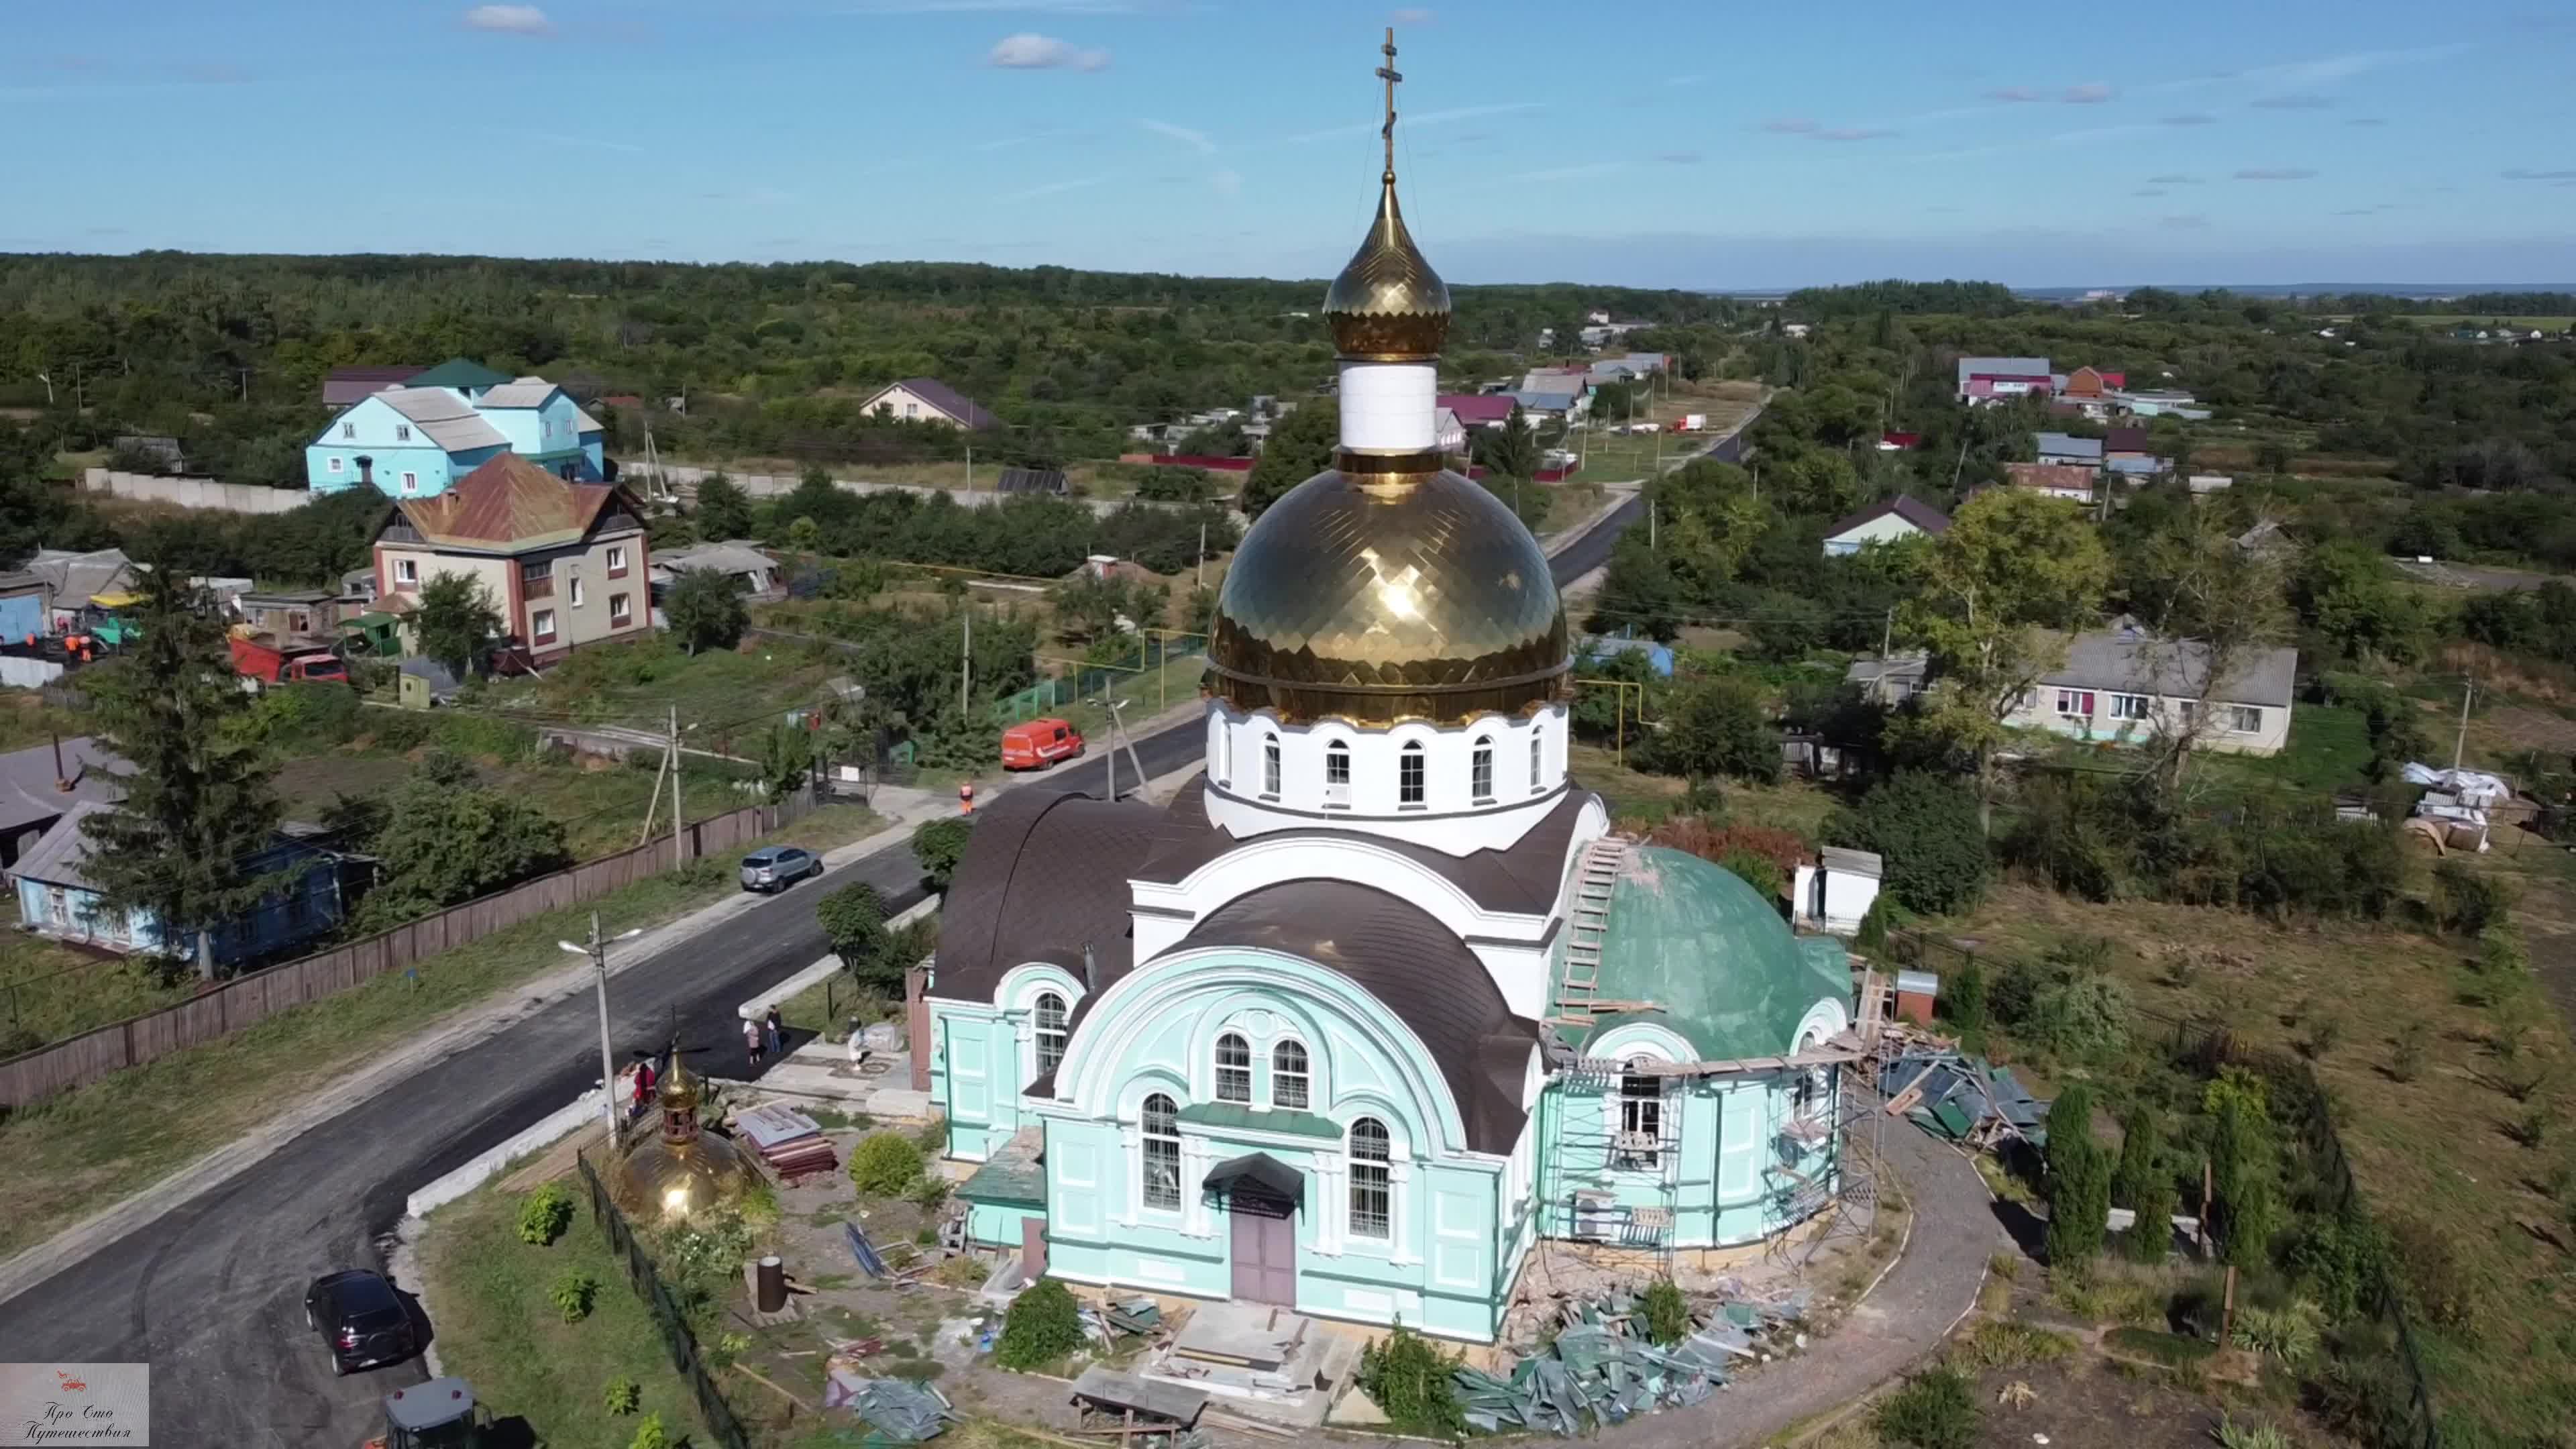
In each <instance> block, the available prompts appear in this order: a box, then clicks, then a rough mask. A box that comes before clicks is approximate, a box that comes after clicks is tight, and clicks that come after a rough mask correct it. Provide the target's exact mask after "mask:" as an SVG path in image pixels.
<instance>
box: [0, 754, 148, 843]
mask: <svg viewBox="0 0 2576 1449" xmlns="http://www.w3.org/2000/svg"><path fill="white" fill-rule="evenodd" d="M60 768H61V774H57V773H56V766H55V755H54V746H53V745H51V744H42V745H36V746H33V747H31V748H28V749H23V750H11V751H9V752H8V753H7V754H0V865H6V864H8V863H10V862H12V861H14V860H16V859H17V857H18V855H19V853H20V852H21V851H22V850H24V849H25V848H26V847H28V846H29V845H31V844H33V843H34V838H35V837H36V836H37V835H41V834H43V833H44V832H45V831H46V830H48V829H51V828H52V826H53V823H54V822H55V821H57V820H60V819H62V818H63V816H64V815H65V814H67V813H68V812H69V811H70V810H71V809H72V807H74V806H76V805H78V804H80V803H82V802H83V801H97V802H107V801H113V800H115V799H116V798H117V797H118V796H120V795H122V794H123V793H124V791H123V790H122V789H121V788H119V786H118V784H117V776H118V775H120V774H122V773H124V772H125V770H127V769H128V768H130V767H129V766H128V765H126V763H125V762H124V761H123V760H121V759H119V758H117V757H116V756H115V755H112V754H109V753H108V752H107V751H106V750H105V749H103V748H101V747H99V746H97V745H94V744H92V743H91V742H90V737H89V736H87V735H74V736H73V737H71V738H70V739H67V740H65V741H63V742H62V763H61V767H60ZM66 777H68V780H69V783H70V785H71V788H70V789H69V790H65V789H62V788H60V786H61V784H62V783H63V781H64V780H65V778H66Z"/></svg>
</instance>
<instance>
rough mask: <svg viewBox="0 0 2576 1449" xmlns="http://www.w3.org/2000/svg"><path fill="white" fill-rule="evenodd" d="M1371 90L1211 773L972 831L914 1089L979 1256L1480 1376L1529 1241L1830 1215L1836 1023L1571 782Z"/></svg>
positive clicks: (1556, 620)
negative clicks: (1295, 430) (1341, 249)
mask: <svg viewBox="0 0 2576 1449" xmlns="http://www.w3.org/2000/svg"><path fill="white" fill-rule="evenodd" d="M1388 54H1389V60H1390V64H1391V62H1392V48H1391V47H1390V48H1389V52H1388ZM1381 74H1382V75H1383V76H1385V77H1386V79H1387V83H1388V107H1387V131H1386V134H1387V163H1386V169H1385V173H1384V175H1383V176H1382V177H1381V178H1380V186H1379V194H1378V205H1377V215H1376V218H1375V220H1374V222H1373V223H1372V224H1371V226H1370V228H1369V233H1368V236H1367V239H1366V240H1365V241H1363V242H1362V243H1361V245H1360V248H1359V250H1358V252H1357V254H1355V255H1354V256H1353V257H1352V258H1351V261H1350V264H1349V265H1348V266H1346V267H1345V268H1343V270H1342V272H1341V275H1340V276H1339V277H1338V278H1336V279H1335V281H1334V282H1333V284H1332V287H1331V290H1330V291H1329V292H1328V293H1327V295H1326V297H1325V302H1324V309H1325V314H1326V316H1327V318H1328V320H1329V322H1330V325H1331V328H1332V335H1333V340H1334V343H1335V346H1336V349H1337V351H1338V353H1339V363H1338V367H1339V376H1340V385H1339V393H1340V406H1341V438H1340V449H1339V453H1338V456H1337V457H1336V459H1335V463H1334V466H1333V467H1331V468H1329V469H1327V470H1326V471H1324V472H1322V473H1319V474H1317V475H1316V476H1314V477H1312V478H1309V479H1307V480H1306V481H1305V482H1304V483H1302V484H1300V485H1298V486H1297V487H1296V488H1294V489H1292V490H1291V491H1289V492H1288V493H1287V494H1286V495H1285V496H1283V497H1282V498H1280V499H1279V500H1278V501H1277V502H1276V503H1275V504H1273V505H1272V506H1271V507H1270V508H1269V510H1268V511H1266V512H1264V513H1263V514H1262V515H1261V518H1260V519H1259V521H1258V522H1257V523H1255V524H1254V525H1253V527H1252V528H1251V530H1250V531H1249V532H1248V533H1247V534H1246V535H1245V537H1244V540H1243V544H1242V547H1241V548H1240V550H1239V551H1238V552H1237V553H1236V555H1235V560H1234V564H1233V567H1232V569H1231V570H1230V571H1229V572H1228V573H1227V574H1226V577H1225V582H1224V587H1223V589H1222V590H1221V593H1220V598H1219V602H1218V607H1217V619H1216V625H1215V630H1214V637H1213V639H1212V641H1211V644H1210V649H1209V661H1210V667H1209V675H1208V686H1207V687H1208V694H1209V698H1208V701H1207V715H1206V728H1207V762H1206V769H1205V771H1204V772H1203V773H1201V774H1199V775H1196V776H1194V777H1193V778H1192V779H1191V780H1190V782H1189V783H1188V784H1187V785H1186V786H1184V787H1183V788H1182V789H1181V790H1180V791H1179V792H1178V794H1177V795H1176V796H1175V797H1174V798H1173V799H1172V800H1171V801H1170V802H1169V803H1168V804H1165V805H1162V806H1155V805H1152V804H1148V803H1146V802H1144V801H1141V800H1135V799H1128V800H1119V801H1105V800H1100V799H1096V798H1090V797H1086V796H1080V795H1066V794H1048V793H1041V792H1039V791H1035V790H1021V791H1013V792H1009V793H1007V794H1004V795H1003V796H1001V797H1000V798H999V799H998V800H997V801H996V802H995V803H994V804H993V805H992V806H991V807H990V808H989V809H988V810H985V811H980V812H978V818H977V822H976V828H975V831H974V835H973V839H972V844H971V846H970V848H969V849H968V851H967V853H966V855H965V858H964V859H963V861H962V862H960V864H959V866H958V868H957V870H956V873H955V876H954V879H953V881H952V885H951V889H950V892H949V895H948V898H947V901H946V903H945V907H944V910H943V912H942V926H941V934H940V941H939V947H938V952H937V955H936V957H935V959H934V960H933V961H932V962H931V963H930V965H929V968H928V971H927V973H926V976H925V977H924V979H923V980H922V982H921V984H920V985H919V987H918V998H917V1000H916V1003H915V1010H914V1021H915V1035H916V1038H917V1045H916V1051H926V1053H927V1058H928V1059H927V1063H926V1066H927V1072H928V1076H929V1080H930V1086H931V1091H932V1094H933V1097H934V1100H935V1101H936V1103H937V1105H938V1106H939V1107H940V1108H941V1109H942V1110H943V1111H944V1112H945V1114H946V1117H947V1132H948V1143H947V1150H948V1154H949V1156H950V1157H951V1158H952V1159H955V1160H958V1161H962V1162H970V1163H977V1164H980V1166H979V1167H978V1168H976V1169H975V1170H974V1172H973V1175H972V1177H971V1178H970V1179H969V1180H968V1181H967V1182H966V1183H965V1184H964V1185H963V1186H962V1187H961V1188H960V1189H959V1195H960V1196H961V1197H962V1198H963V1199H964V1200H965V1201H966V1202H967V1203H968V1205H969V1210H970V1223H971V1228H972V1231H973V1234H974V1235H975V1236H976V1237H977V1238H978V1239H979V1240H981V1241H984V1242H988V1243H996V1244H1007V1245H1011V1246H1015V1247H1019V1248H1021V1249H1022V1250H1023V1252H1024V1254H1025V1256H1026V1257H1027V1259H1028V1261H1029V1262H1030V1264H1031V1265H1032V1266H1033V1267H1035V1266H1037V1265H1043V1271H1045V1272H1046V1273H1048V1274H1051V1275H1053V1276H1055V1277H1059V1278H1063V1279H1067V1280H1070V1281H1074V1282H1080V1283H1091V1284H1101V1285H1115V1286H1119V1287H1124V1288H1133V1289H1141V1290H1146V1291H1151V1292H1161V1293H1173V1294H1182V1295H1194V1296H1199V1297H1205V1298H1239V1299H1246V1300H1251V1301H1256V1302H1263V1303H1274V1304H1279V1305H1283V1306H1286V1307H1289V1308H1292V1309H1293V1310H1295V1311H1297V1312H1299V1313H1305V1314H1312V1315H1316V1316H1320V1317H1325V1318H1335V1319H1345V1320H1355V1321H1359V1322H1365V1323H1398V1322H1400V1323H1402V1324H1404V1325H1406V1326H1408V1327H1411V1328H1414V1329H1416V1330H1419V1331H1423V1332H1428V1333H1432V1334H1437V1335H1441V1336H1445V1337H1449V1338H1454V1339H1460V1340H1467V1341H1475V1342H1490V1341H1492V1340H1493V1338H1494V1337H1495V1336H1496V1333H1497V1330H1498V1328H1499V1327H1500V1325H1501V1322H1502V1317H1503V1314H1504V1311H1505V1310H1506V1308H1507V1307H1508V1306H1509V1305H1510V1303H1511V1302H1512V1299H1513V1295H1514V1292H1515V1289H1516V1287H1517V1286H1518V1280H1519V1276H1520V1274H1521V1272H1522V1270H1523V1267H1524V1265H1525V1264H1526V1263H1527V1261H1528V1260H1529V1258H1530V1256H1531V1251H1532V1249H1533V1247H1534V1246H1535V1245H1536V1244H1537V1243H1538V1241H1539V1240H1540V1239H1541V1238H1543V1237H1544V1238H1553V1239H1567V1240H1573V1241H1576V1242H1584V1243H1594V1244H1600V1245H1603V1246H1604V1247H1605V1248H1615V1249H1621V1250H1628V1251H1638V1250H1642V1251H1646V1252H1650V1253H1655V1254H1658V1255H1661V1256H1662V1257H1663V1258H1664V1260H1665V1261H1666V1262H1668V1263H1669V1262H1670V1261H1671V1258H1672V1256H1673V1255H1675V1254H1678V1253H1685V1252H1689V1251H1692V1250H1713V1249H1723V1248H1730V1247H1736V1246H1740V1245H1745V1244H1753V1243H1759V1242H1762V1241H1764V1240H1765V1239H1767V1238H1770V1237H1772V1236H1773V1235H1776V1234H1779V1233H1781V1232H1782V1231H1783V1230H1785V1229H1787V1228H1789V1227H1791V1226H1793V1225H1794V1224H1796V1223H1798V1222H1800V1221H1802V1220H1804V1219H1805V1218H1807V1217H1809V1216H1812V1215H1814V1214H1815V1213H1817V1212H1819V1211H1822V1210H1823V1209H1824V1208H1825V1207H1826V1206H1827V1205H1828V1204H1829V1203H1830V1201H1831V1197H1832V1194H1833V1192H1834V1189H1835V1181H1836V1176H1837V1173H1838V1171H1839V1164H1838V1162H1837V1161H1836V1157H1835V1147H1834V1144H1835V1142H1836V1141H1837V1134H1836V1133H1835V1132H1834V1131H1833V1123H1834V1115H1833V1114H1834V1111H1835V1101H1836V1098H1837V1096H1838V1081H1837V1073H1838V1071H1839V1069H1840V1064H1841V1063H1843V1062H1845V1061H1848V1060H1850V1059H1851V1056H1852V1053H1851V1051H1850V1043H1851V1037H1850V1034H1849V1031H1848V1028H1849V1026H1850V1012H1849V1004H1850V1002H1851V1000H1852V996H1853V990H1852V979H1851V971H1850V965H1849V962H1848V958H1847V957H1846V955H1845V953H1844V951H1843V949H1842V947H1841V946H1840V945H1839V944H1837V943H1835V942H1833V941H1830V940H1823V939H1799V938H1797V937H1795V936H1793V935H1792V934H1791V932H1790V930H1789V928H1788V926H1787V925H1786V924H1785V923H1784V921H1783V919H1782V917H1781V914H1780V912H1779V911H1778V909H1777V908H1776V906H1775V903H1773V902H1771V901H1769V900H1766V899H1764V898H1763V897H1762V896H1761V895H1760V894H1759V893H1757V892H1756V891H1754V890H1753V889H1752V888H1751V887H1749V886H1747V885H1746V884H1745V883H1744V882H1743V881H1742V880H1740V879H1738V878H1737V877H1736V876H1734V875H1732V874H1730V873H1728V872H1727V871H1725V870H1723V869H1721V868H1719V867H1717V866H1714V865H1711V864H1709V863H1707V862H1705V861H1702V860H1700V859H1698V858H1696V857H1693V856H1689V855H1684V854H1681V853H1679V852H1676V851H1670V850H1665V849H1661V848H1657V847H1652V846H1642V845H1639V844H1637V843H1636V842H1633V841H1631V840H1628V839H1626V838H1624V837H1622V836H1619V835H1617V834H1614V833H1612V832H1611V830H1610V823H1609V819H1608V816H1607V813H1606V812H1605V810H1604V809H1603V806H1602V803H1601V800H1600V798H1599V797H1598V796H1596V795H1593V794H1592V793H1590V792H1589V791H1586V790H1583V789H1581V788H1580V787H1578V786H1577V785H1576V784H1575V782H1574V781H1573V780H1571V779H1570V778H1569V777H1568V775H1567V772H1566V744H1567V700H1568V695H1569V691H1570V687H1571V679H1570V670H1571V663H1572V660H1571V654H1570V651H1569V648H1568V641H1567V633H1566V621H1565V610H1564V606H1563V604H1562V603H1561V602H1560V601H1559V599H1558V597H1557V590H1556V585H1555V583H1554V581H1553V578H1552V576H1551V575H1550V572H1549V568H1548V559H1547V556H1546V554H1545V553H1544V552H1543V551H1542V550H1541V549H1540V547H1539V545H1538V542H1537V540H1536V539H1534V538H1533V537H1532V536H1531V535H1530V532H1529V530H1528V529H1527V528H1526V527H1524V526H1523V525H1522V524H1521V522H1520V521H1519V520H1518V519H1517V518H1515V517H1514V516H1513V514H1512V512H1511V510H1510V509H1509V508H1508V507H1506V506H1505V505H1504V504H1503V503H1501V502H1500V501H1498V500H1497V499H1496V498H1494V497H1493V496H1492V495H1491V494H1489V493H1488V492H1487V491H1486V490H1485V488H1484V487H1483V486H1482V485H1480V484H1478V483H1475V482H1472V481H1470V480H1469V479H1467V478H1466V477H1463V476H1461V475H1460V474H1459V473H1457V472H1454V471H1451V470H1450V469H1449V468H1448V467H1446V466H1445V464H1444V460H1443V457H1442V455H1441V454H1440V452H1439V451H1438V449H1437V440H1436V436H1435V422H1434V414H1435V411H1436V405H1435V401H1434V399H1435V395H1436V392H1437V359H1438V356H1439V352H1440V347H1441V343H1442V341H1443V338H1444V335H1445V333H1446V332H1447V329H1448V326H1449V320H1450V303H1449V292H1448V288H1447V287H1446V286H1445V285H1444V284H1443V283H1442V282H1441V280H1440V278H1439V276H1438V275H1437V274H1435V273H1434V272H1433V271H1432V269H1431V266H1430V264H1429V263H1428V262H1427V261H1425V260H1424V258H1423V255H1422V253H1421V252H1420V251H1419V250H1418V249H1416V247H1415V245H1414V242H1413V239H1412V237H1411V236H1410V235H1409V234H1408V232H1407V231H1406V228H1405V223H1404V216H1403V213H1402V211H1401V210H1400V209H1399V208H1398V206H1397V202H1396V184H1395V183H1396V177H1395V164H1394V145H1393V127H1394V107H1393V86H1394V81H1395V76H1394V74H1393V71H1392V70H1391V69H1389V70H1386V71H1383V72H1381ZM925 1027H926V1030H925V1029H924V1028H925Z"/></svg>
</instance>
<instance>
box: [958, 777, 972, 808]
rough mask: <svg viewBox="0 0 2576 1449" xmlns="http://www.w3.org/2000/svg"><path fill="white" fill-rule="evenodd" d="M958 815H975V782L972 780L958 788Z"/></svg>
mask: <svg viewBox="0 0 2576 1449" xmlns="http://www.w3.org/2000/svg"><path fill="white" fill-rule="evenodd" d="M957 813H958V814H960V815H972V814H974V813H975V782H974V781H972V780H969V781H967V782H966V783H964V784H962V785H960V786H958V787H957Z"/></svg>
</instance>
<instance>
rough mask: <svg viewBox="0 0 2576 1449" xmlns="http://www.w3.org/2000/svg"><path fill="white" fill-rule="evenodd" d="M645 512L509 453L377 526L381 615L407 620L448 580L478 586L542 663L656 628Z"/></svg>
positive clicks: (403, 505) (615, 492) (399, 504)
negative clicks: (430, 588)
mask: <svg viewBox="0 0 2576 1449" xmlns="http://www.w3.org/2000/svg"><path fill="white" fill-rule="evenodd" d="M643 519H644V510H643V509H642V508H640V507H638V506H637V505H636V503H635V500H634V499H633V498H632V497H630V496H629V495H628V494H627V492H626V490H625V489H623V488H620V487H618V486H617V485H615V484H613V483H571V482H566V481H565V480H564V479H562V478H559V477H557V476H555V475H554V474H552V473H549V472H547V471H546V470H545V469H543V468H541V467H538V466H537V465H536V464H534V463H532V462H530V461H528V460H527V459H526V458H524V457H521V456H520V455H519V454H517V453H502V454H499V455H497V456H495V457H494V458H492V459H491V461H489V462H487V463H484V464H483V465H482V466H480V467H478V468H476V469H475V470H474V471H473V472H471V473H468V474H466V475H465V476H464V477H463V478H460V479H458V480H457V481H456V482H455V483H454V484H452V485H450V486H449V487H448V489H447V490H446V491H445V492H443V493H440V494H438V495H437V496H435V497H431V498H398V499H396V500H394V511H393V514H392V516H390V517H388V518H387V519H386V520H385V521H384V523H383V524H382V525H381V526H380V527H379V528H378V529H377V530H376V547H375V553H376V588H377V592H378V597H379V599H380V600H382V601H383V602H382V605H381V606H382V607H385V608H386V609H387V610H388V611H389V612H397V613H407V612H409V609H410V607H414V606H417V604H418V601H419V598H420V592H421V590H422V588H423V587H425V586H426V585H427V584H428V583H429V582H430V581H431V580H432V579H435V578H438V577H439V576H440V575H442V574H462V575H465V576H466V577H468V578H472V579H476V580H479V581H480V582H481V583H482V585H483V589H484V592H485V594H486V595H487V596H488V597H489V598H490V601H491V604H492V607H493V608H494V609H495V610H496V611H498V612H499V613H500V615H501V618H502V621H503V622H502V628H503V630H504V632H505V633H507V634H508V635H509V636H510V637H511V638H513V639H515V640H517V641H518V642H519V643H521V644H523V645H525V646H526V648H527V651H528V653H529V655H530V657H531V658H533V659H534V660H535V661H536V662H537V663H539V664H548V663H552V662H553V661H555V660H558V659H561V658H563V657H564V656H565V655H566V654H569V653H571V652H572V651H573V650H574V649H577V648H579V647H581V646H582V645H585V644H596V643H600V642H602V641H603V640H610V639H623V638H628V637H631V636H634V635H638V634H641V633H643V632H644V631H646V630H648V629H650V628H652V627H653V604H652V599H651V597H650V594H649V590H648V586H647V578H648V575H647V570H648V569H649V568H650V567H651V564H652V560H651V557H650V550H649V548H648V546H647V543H646V541H645V536H644V522H643Z"/></svg>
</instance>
